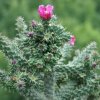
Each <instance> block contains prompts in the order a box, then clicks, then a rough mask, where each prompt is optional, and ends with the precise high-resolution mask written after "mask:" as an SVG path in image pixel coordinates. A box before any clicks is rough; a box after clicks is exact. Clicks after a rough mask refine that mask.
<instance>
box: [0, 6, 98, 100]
mask: <svg viewBox="0 0 100 100" xmlns="http://www.w3.org/2000/svg"><path fill="white" fill-rule="evenodd" d="M53 9H54V8H53V6H51V5H47V6H44V5H40V6H39V9H38V12H39V15H40V17H41V19H42V21H41V23H38V22H36V21H32V24H31V25H29V27H27V25H26V24H25V21H24V19H23V18H22V17H19V18H18V19H17V23H16V25H17V30H18V32H19V34H18V35H17V37H16V38H15V39H14V40H10V39H8V38H7V37H5V36H1V35H0V50H2V52H3V53H4V54H5V56H7V58H8V60H9V66H10V69H11V70H10V72H5V71H0V84H2V86H4V87H6V88H7V89H9V90H11V91H15V92H18V93H19V94H20V95H22V96H24V97H25V99H26V100H89V98H90V97H92V96H94V99H96V100H97V97H98V96H99V95H100V93H99V92H100V78H99V75H98V74H97V73H96V70H98V69H99V67H100V55H99V54H98V53H97V52H96V51H95V49H96V43H95V42H93V43H91V44H89V45H88V46H87V47H86V48H85V49H83V50H82V51H79V50H77V51H76V55H75V57H74V58H73V59H72V55H73V54H72V53H73V46H74V43H75V36H73V35H72V34H70V33H69V32H66V31H65V29H64V28H63V26H61V25H59V24H58V23H57V22H56V17H55V16H54V15H53ZM28 28H29V29H28ZM71 60H72V61H71Z"/></svg>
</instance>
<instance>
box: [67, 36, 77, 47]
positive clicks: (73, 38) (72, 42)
mask: <svg viewBox="0 0 100 100" xmlns="http://www.w3.org/2000/svg"><path fill="white" fill-rule="evenodd" d="M75 41H76V38H75V36H74V35H71V38H70V41H69V43H70V45H72V46H74V44H75Z"/></svg>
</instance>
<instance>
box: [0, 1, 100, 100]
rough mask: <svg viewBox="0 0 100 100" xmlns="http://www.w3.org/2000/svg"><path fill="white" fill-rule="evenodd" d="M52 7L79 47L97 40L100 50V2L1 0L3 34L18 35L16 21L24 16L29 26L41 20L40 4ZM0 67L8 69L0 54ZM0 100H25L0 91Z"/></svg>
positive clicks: (0, 25) (0, 13)
mask: <svg viewBox="0 0 100 100" xmlns="http://www.w3.org/2000/svg"><path fill="white" fill-rule="evenodd" d="M40 4H53V5H54V7H55V14H56V15H57V17H58V20H59V23H61V24H62V25H63V26H64V27H65V28H66V30H67V31H70V32H71V33H73V34H74V35H75V36H76V39H77V40H76V45H75V46H76V48H82V47H84V46H85V45H86V44H88V43H90V42H91V41H96V42H97V45H98V50H100V0H0V32H2V33H3V34H4V35H6V36H8V37H9V38H14V37H15V35H16V34H17V32H16V30H15V20H16V18H17V17H18V16H23V17H24V18H25V20H26V22H27V23H28V21H31V20H32V19H36V20H39V16H38V13H37V8H38V5H40ZM0 68H2V69H5V70H7V69H8V64H7V60H6V58H5V56H4V55H3V53H1V52H0ZM0 100H24V99H23V98H22V97H20V96H19V95H17V94H11V93H8V91H6V90H5V89H4V88H3V89H2V88H1V89H0Z"/></svg>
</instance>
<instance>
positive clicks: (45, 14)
mask: <svg viewBox="0 0 100 100" xmlns="http://www.w3.org/2000/svg"><path fill="white" fill-rule="evenodd" d="M53 9H54V7H53V6H52V5H47V6H44V5H40V6H39V8H38V13H39V15H40V17H41V18H42V19H44V20H50V19H51V18H52V16H53Z"/></svg>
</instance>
